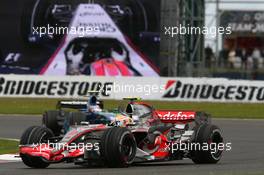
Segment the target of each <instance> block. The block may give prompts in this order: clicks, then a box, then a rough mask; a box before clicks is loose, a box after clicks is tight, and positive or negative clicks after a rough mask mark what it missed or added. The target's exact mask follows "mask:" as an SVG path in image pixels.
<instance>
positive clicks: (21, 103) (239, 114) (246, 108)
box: [0, 98, 264, 119]
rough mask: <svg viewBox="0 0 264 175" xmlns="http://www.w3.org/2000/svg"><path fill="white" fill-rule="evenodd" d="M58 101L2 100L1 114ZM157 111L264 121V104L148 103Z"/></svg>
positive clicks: (37, 109) (108, 104)
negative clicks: (174, 110)
mask: <svg viewBox="0 0 264 175" xmlns="http://www.w3.org/2000/svg"><path fill="white" fill-rule="evenodd" d="M57 101H58V99H31V98H27V99H25V98H18V99H17V98H16V99H14V98H1V99H0V114H42V113H43V112H44V111H45V110H52V109H55V108H56V104H57ZM148 102H149V103H150V104H152V105H153V106H154V107H155V108H156V109H187V110H197V111H206V112H207V113H210V114H211V115H212V116H213V117H218V118H219V117H221V118H254V119H264V104H246V103H197V102H196V103H192V102H164V101H163V102H162V101H148ZM119 104H120V101H114V100H105V108H107V109H113V108H117V107H118V105H119Z"/></svg>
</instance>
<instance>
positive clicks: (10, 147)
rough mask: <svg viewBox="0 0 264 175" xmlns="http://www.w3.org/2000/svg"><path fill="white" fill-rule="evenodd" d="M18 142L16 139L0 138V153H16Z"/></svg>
mask: <svg viewBox="0 0 264 175" xmlns="http://www.w3.org/2000/svg"><path fill="white" fill-rule="evenodd" d="M18 144H19V143H18V141H13V140H5V139H0V154H11V153H17V152H18Z"/></svg>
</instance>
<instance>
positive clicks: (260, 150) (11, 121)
mask: <svg viewBox="0 0 264 175" xmlns="http://www.w3.org/2000/svg"><path fill="white" fill-rule="evenodd" d="M213 122H214V123H215V124H217V125H218V126H220V128H222V130H223V134H224V136H225V141H226V142H231V143H232V150H231V151H228V152H225V153H224V155H223V157H222V159H221V161H220V162H219V163H218V164H216V165H195V164H193V163H192V161H190V160H183V161H171V162H163V163H148V164H140V165H134V166H132V167H129V168H123V169H119V168H115V169H110V168H84V167H80V166H75V165H73V164H57V165H51V166H49V168H47V169H44V170H43V169H41V170H40V169H30V168H27V167H26V166H24V164H23V163H21V162H13V163H0V174H1V175H7V174H10V175H16V174H23V175H31V174H32V175H33V174H34V175H42V174H56V175H65V174H76V175H78V174H85V175H87V174H88V175H92V174H97V175H99V174H100V175H101V174H107V175H110V174H113V175H117V174H120V175H124V174H125V175H130V174H131V175H135V174H138V175H140V174H142V175H145V174H151V175H155V174H158V175H165V174H174V175H175V174H192V175H194V174H203V175H204V174H209V175H215V174H219V175H220V174H221V175H225V174H226V175H227V174H228V175H229V174H241V175H245V174H264V120H225V119H217V120H214V121H213ZM40 123H41V118H40V117H36V116H31V117H29V116H8V117H5V116H0V137H5V138H19V137H20V135H21V133H22V132H23V130H24V129H25V128H27V127H28V126H31V125H39V124H40Z"/></svg>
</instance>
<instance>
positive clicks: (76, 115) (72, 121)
mask: <svg viewBox="0 0 264 175" xmlns="http://www.w3.org/2000/svg"><path fill="white" fill-rule="evenodd" d="M68 121H69V125H70V126H73V125H80V124H81V122H83V121H86V115H85V114H84V113H81V112H71V113H70V114H69V118H68Z"/></svg>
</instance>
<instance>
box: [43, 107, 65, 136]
mask: <svg viewBox="0 0 264 175" xmlns="http://www.w3.org/2000/svg"><path fill="white" fill-rule="evenodd" d="M63 122H64V118H63V117H61V116H60V111H46V112H44V114H43V117H42V124H43V125H44V126H46V127H47V128H49V129H50V130H52V132H53V133H54V134H55V135H56V136H58V135H60V134H61V131H62V128H63Z"/></svg>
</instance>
